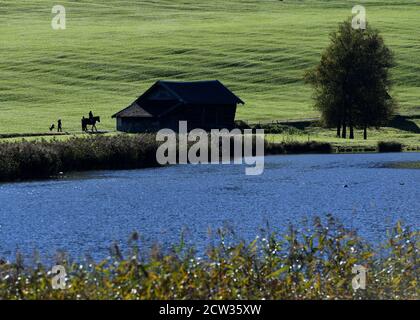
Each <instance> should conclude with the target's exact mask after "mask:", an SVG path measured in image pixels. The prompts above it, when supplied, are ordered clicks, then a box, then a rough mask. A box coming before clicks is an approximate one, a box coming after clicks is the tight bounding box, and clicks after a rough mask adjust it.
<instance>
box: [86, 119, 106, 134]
mask: <svg viewBox="0 0 420 320" xmlns="http://www.w3.org/2000/svg"><path fill="white" fill-rule="evenodd" d="M96 122H101V118H100V117H92V118H85V117H83V118H82V130H83V131H87V130H88V129H87V126H92V128H91V131H92V132H93V129H95V131H98V129H97V128H96Z"/></svg>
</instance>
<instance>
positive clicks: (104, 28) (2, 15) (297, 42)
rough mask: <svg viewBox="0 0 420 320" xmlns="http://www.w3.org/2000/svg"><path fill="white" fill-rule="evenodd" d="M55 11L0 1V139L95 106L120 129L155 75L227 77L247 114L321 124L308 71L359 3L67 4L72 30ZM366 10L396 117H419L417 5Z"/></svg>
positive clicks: (409, 1) (69, 119) (46, 4)
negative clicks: (55, 24) (387, 56)
mask: <svg viewBox="0 0 420 320" xmlns="http://www.w3.org/2000/svg"><path fill="white" fill-rule="evenodd" d="M55 4H57V3H56V2H55V1H46V0H45V1H44V0H27V1H15V0H3V1H1V3H0V70H1V72H0V111H1V112H0V133H15V132H45V131H47V130H48V127H49V125H50V124H51V123H52V122H55V121H56V120H57V119H58V118H61V119H62V120H63V128H64V130H65V131H78V130H80V118H81V117H82V115H85V116H87V113H88V112H89V110H93V111H94V113H95V114H97V115H100V116H101V117H102V122H101V124H100V126H99V129H102V130H113V129H114V128H115V121H114V119H111V115H112V114H113V113H115V112H117V111H119V110H120V109H122V108H123V107H125V106H127V105H128V104H129V103H131V102H132V101H133V100H134V99H135V98H136V97H137V96H139V95H140V94H141V93H142V92H143V91H144V90H146V89H147V88H148V87H149V86H151V85H152V84H153V83H154V81H156V80H159V79H167V80H200V79H219V80H220V81H222V82H223V83H224V84H226V85H227V86H228V87H229V88H230V89H232V90H233V91H234V92H235V93H236V94H237V95H238V96H240V97H241V98H242V99H243V100H244V101H245V102H246V105H245V106H243V107H240V108H239V111H238V115H237V118H239V119H244V120H248V121H260V120H277V119H280V120H281V119H301V118H313V117H317V116H318V114H317V112H316V111H314V110H313V108H312V101H311V89H310V87H309V86H307V85H305V84H304V83H303V81H302V76H303V73H304V71H305V70H306V69H308V68H310V67H312V66H314V65H315V64H316V63H317V61H318V60H319V58H320V53H321V52H322V50H323V49H324V48H325V47H326V45H327V44H328V42H329V38H328V36H329V33H330V32H332V31H333V30H335V29H336V28H337V24H338V23H339V22H341V21H343V20H345V19H346V18H347V17H349V16H350V15H351V9H352V6H353V5H354V4H356V3H349V2H348V1H310V0H301V1H298V0H286V1H273V0H258V1H257V0H241V1H239V0H231V1H226V0H223V1H222V0H213V1H202V0H194V1H193V0H154V1H153V0H152V1H122V0H108V1H98V0H96V1H93V0H78V1H60V4H61V5H64V6H65V8H66V14H67V19H66V26H67V28H66V30H53V29H52V28H51V19H52V17H53V16H54V14H52V13H51V9H52V7H53V5H55ZM362 4H363V5H365V7H366V9H367V16H368V21H369V22H370V23H371V24H372V25H373V26H374V27H376V28H378V29H379V30H380V31H381V32H382V34H383V36H384V38H385V41H386V43H387V44H388V45H389V46H390V48H391V49H392V50H393V51H394V52H395V56H396V61H397V63H398V66H397V67H396V68H395V69H394V71H393V78H394V80H395V89H394V91H393V95H394V96H396V97H397V99H398V101H399V104H400V108H399V112H400V113H401V114H403V115H411V116H412V115H418V114H420V38H419V30H420V2H419V1H413V0H404V1H400V2H398V1H389V0H383V1H379V0H367V1H363V2H362ZM416 121H417V123H418V120H416Z"/></svg>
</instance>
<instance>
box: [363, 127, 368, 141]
mask: <svg viewBox="0 0 420 320" xmlns="http://www.w3.org/2000/svg"><path fill="white" fill-rule="evenodd" d="M363 139H365V140H367V126H366V125H365V126H364V127H363Z"/></svg>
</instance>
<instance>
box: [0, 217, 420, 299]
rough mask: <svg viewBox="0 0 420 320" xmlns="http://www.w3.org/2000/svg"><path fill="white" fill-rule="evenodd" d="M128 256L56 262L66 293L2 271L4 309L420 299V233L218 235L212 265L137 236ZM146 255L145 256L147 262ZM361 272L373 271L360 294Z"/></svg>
mask: <svg viewBox="0 0 420 320" xmlns="http://www.w3.org/2000/svg"><path fill="white" fill-rule="evenodd" d="M129 244H130V246H129V249H127V252H122V250H121V249H120V248H119V247H118V246H117V245H114V246H113V247H112V248H111V250H110V252H111V255H110V257H109V258H107V259H105V260H103V261H100V262H95V261H92V260H91V259H86V260H84V261H82V262H76V261H71V260H70V259H69V258H68V257H66V256H65V255H64V256H61V257H60V258H58V259H57V261H56V262H55V263H56V264H61V265H63V266H64V267H65V269H66V271H67V278H66V288H65V289H63V290H54V289H52V286H51V280H52V277H53V274H51V272H50V270H51V266H47V265H45V264H42V263H40V262H38V263H35V265H33V266H28V265H26V264H25V263H24V260H23V258H22V256H20V255H17V257H16V260H15V261H14V262H6V261H3V262H0V299H418V298H419V290H420V289H419V288H420V287H419V269H418V268H419V257H418V252H419V232H418V231H416V232H414V231H411V230H410V228H406V227H403V226H402V225H401V224H400V223H398V224H397V225H396V226H395V227H394V228H392V229H391V230H390V231H389V234H388V238H387V240H386V241H385V242H384V243H383V244H382V245H381V246H372V245H371V244H369V243H367V242H365V241H364V240H363V239H361V238H359V237H358V236H357V234H356V233H355V232H354V231H352V230H349V229H346V228H345V227H343V226H342V225H340V224H339V223H337V221H335V220H334V219H333V218H332V217H331V216H330V217H328V219H327V220H326V221H321V219H319V218H317V219H315V221H314V223H313V224H311V225H309V226H307V227H305V228H303V229H296V228H294V227H290V229H289V231H288V232H286V233H285V234H277V233H275V232H271V231H270V230H269V229H266V230H262V231H261V236H260V237H258V238H256V239H255V240H254V241H252V242H245V241H239V240H234V238H233V237H232V233H230V232H228V231H226V230H219V231H218V233H217V238H216V240H215V241H214V243H213V245H211V246H209V247H208V250H207V253H206V255H205V256H200V255H198V254H197V253H196V251H195V250H194V248H193V247H191V246H187V245H185V242H184V241H182V240H181V241H180V242H179V244H177V245H175V246H173V247H172V248H171V249H169V250H166V251H163V250H160V249H158V247H156V246H155V247H153V248H144V247H142V246H141V243H140V242H139V236H138V234H136V233H133V235H132V236H131V237H130V239H129ZM146 251H147V254H145V252H146ZM354 265H362V266H364V267H365V268H366V270H367V278H366V286H365V289H358V290H354V289H353V287H352V279H353V277H355V274H354V273H353V272H352V269H353V267H354Z"/></svg>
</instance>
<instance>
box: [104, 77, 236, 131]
mask: <svg viewBox="0 0 420 320" xmlns="http://www.w3.org/2000/svg"><path fill="white" fill-rule="evenodd" d="M238 104H244V102H243V101H242V100H241V99H239V98H238V97H237V96H236V95H235V94H233V93H232V92H231V91H230V90H229V89H228V88H226V87H225V86H224V85H223V84H222V83H221V82H220V81H217V80H214V81H195V82H172V81H157V82H156V83H155V84H154V85H153V86H152V87H150V88H149V89H148V90H147V91H146V92H145V93H143V94H142V95H141V96H140V97H139V98H137V99H136V100H135V101H134V102H133V103H132V104H131V105H129V106H128V107H127V108H125V109H123V110H121V111H120V112H118V113H116V114H114V115H113V116H112V117H113V118H116V119H117V130H118V131H123V132H131V133H134V132H153V131H158V130H160V129H163V128H168V129H172V130H174V131H178V130H179V128H178V125H179V121H187V122H188V130H192V129H195V128H201V129H204V130H210V129H222V128H227V129H231V128H233V126H234V120H235V113H236V106H237V105H238Z"/></svg>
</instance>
